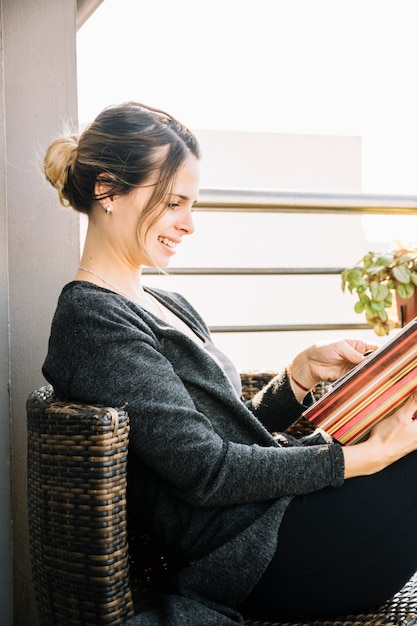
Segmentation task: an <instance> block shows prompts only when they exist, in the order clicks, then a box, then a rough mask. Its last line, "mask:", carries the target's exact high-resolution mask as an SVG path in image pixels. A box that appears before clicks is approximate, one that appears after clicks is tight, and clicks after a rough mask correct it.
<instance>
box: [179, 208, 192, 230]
mask: <svg viewBox="0 0 417 626" xmlns="http://www.w3.org/2000/svg"><path fill="white" fill-rule="evenodd" d="M177 228H178V229H179V230H182V231H183V232H184V233H185V234H186V235H192V234H193V232H194V230H195V226H194V220H193V214H192V212H191V210H190V209H187V210H186V211H184V212H183V214H182V215H181V217H180V220H179V222H178V224H177Z"/></svg>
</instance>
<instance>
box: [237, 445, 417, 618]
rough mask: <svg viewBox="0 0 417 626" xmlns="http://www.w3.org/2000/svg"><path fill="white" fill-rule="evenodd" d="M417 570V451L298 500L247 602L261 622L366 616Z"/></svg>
mask: <svg viewBox="0 0 417 626" xmlns="http://www.w3.org/2000/svg"><path fill="white" fill-rule="evenodd" d="M416 570H417V452H413V453H412V454H409V455H408V456H406V457H404V458H403V459H401V460H400V461H397V462H396V463H394V464H393V465H391V466H389V467H388V468H386V469H385V470H383V471H382V472H379V473H377V474H373V475H372V476H363V477H360V478H352V479H350V480H347V481H346V482H345V483H344V484H343V485H342V487H340V488H338V489H333V488H329V489H324V490H322V491H318V492H316V493H312V494H307V495H304V496H297V497H295V498H294V499H293V500H292V502H291V504H290V506H289V507H288V510H287V512H286V513H285V516H284V519H283V522H282V525H281V528H280V530H279V536H278V548H277V551H276V554H275V556H274V558H273V560H272V562H271V563H270V565H269V567H268V569H267V570H266V572H265V573H264V575H263V577H262V578H261V580H260V582H259V583H258V585H257V587H256V588H255V589H254V591H253V592H252V594H251V596H250V597H249V599H248V602H247V603H245V611H246V613H248V610H249V612H251V611H252V610H253V612H254V613H255V614H256V616H257V618H258V619H259V617H262V618H269V619H279V618H286V619H294V618H295V619H299V618H300V617H308V618H312V617H313V618H314V617H332V616H336V615H343V614H344V615H347V614H352V613H353V614H354V613H360V612H366V611H367V610H369V609H371V608H372V607H377V606H378V605H380V604H382V603H383V602H385V601H386V600H388V599H389V598H390V597H392V596H393V595H394V593H396V592H397V591H398V590H399V589H401V587H402V586H403V585H404V583H405V582H406V581H407V580H408V579H409V578H410V577H411V576H412V574H413V573H414V572H415V571H416Z"/></svg>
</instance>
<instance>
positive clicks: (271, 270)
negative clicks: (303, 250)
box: [143, 267, 345, 276]
mask: <svg viewBox="0 0 417 626" xmlns="http://www.w3.org/2000/svg"><path fill="white" fill-rule="evenodd" d="M344 269H345V268H344V267H170V268H169V269H168V270H167V274H169V275H171V274H173V275H177V276H178V275H180V276H242V275H243V276H270V275H273V276H293V275H303V276H304V275H318V276H320V275H330V274H340V273H341V272H342V271H343V270H344ZM143 273H144V274H152V275H155V274H161V272H160V271H159V270H157V269H155V268H144V270H143Z"/></svg>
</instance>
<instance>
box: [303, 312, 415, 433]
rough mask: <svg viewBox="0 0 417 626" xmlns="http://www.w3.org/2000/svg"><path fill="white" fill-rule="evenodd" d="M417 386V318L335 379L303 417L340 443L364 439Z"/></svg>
mask: <svg viewBox="0 0 417 626" xmlns="http://www.w3.org/2000/svg"><path fill="white" fill-rule="evenodd" d="M416 389H417V318H416V319H414V320H413V321H411V322H410V323H409V324H407V326H405V327H404V328H402V329H401V330H400V331H399V332H398V333H397V334H396V335H395V336H394V337H393V338H392V339H391V340H389V341H387V342H386V343H385V344H383V345H382V346H381V347H380V348H378V349H377V350H375V352H373V353H372V354H371V355H370V356H368V357H366V359H364V361H362V363H360V364H359V365H357V366H356V367H354V368H353V369H352V370H351V371H350V372H349V373H348V374H346V375H345V376H342V377H341V378H340V379H339V380H337V381H335V382H334V383H333V385H332V388H331V389H330V391H328V392H327V393H325V394H324V395H323V396H322V397H321V398H320V399H319V400H317V402H316V403H315V404H313V405H312V406H310V407H309V408H308V409H307V410H305V411H304V412H303V417H304V418H306V419H308V420H310V421H311V422H312V423H313V424H314V425H315V426H317V427H319V428H321V429H323V430H324V431H326V432H327V433H328V434H329V435H331V436H332V437H333V438H334V439H337V441H339V442H340V443H341V444H344V445H351V444H354V443H358V442H359V441H361V440H362V439H365V438H366V436H367V435H368V434H369V432H370V430H371V429H372V428H373V426H374V425H375V424H376V423H377V422H378V421H379V420H381V419H383V418H384V417H386V416H387V415H388V414H389V413H390V412H391V411H393V410H394V409H395V408H396V407H397V406H399V405H400V404H401V403H402V402H403V401H404V400H406V398H407V397H408V396H409V395H410V394H411V393H412V392H413V391H415V390H416Z"/></svg>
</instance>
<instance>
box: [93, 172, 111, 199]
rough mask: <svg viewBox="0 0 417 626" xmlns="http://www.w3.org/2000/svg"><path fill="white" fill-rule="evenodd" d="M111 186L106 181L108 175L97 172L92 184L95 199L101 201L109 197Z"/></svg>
mask: <svg viewBox="0 0 417 626" xmlns="http://www.w3.org/2000/svg"><path fill="white" fill-rule="evenodd" d="M110 194H111V186H110V185H109V183H108V177H107V176H106V177H105V176H102V175H101V174H99V175H98V176H97V179H96V182H95V185H94V195H95V198H96V200H98V201H99V202H101V203H103V202H106V201H107V200H108V199H109V198H110V199H112V197H111V195H110Z"/></svg>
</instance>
